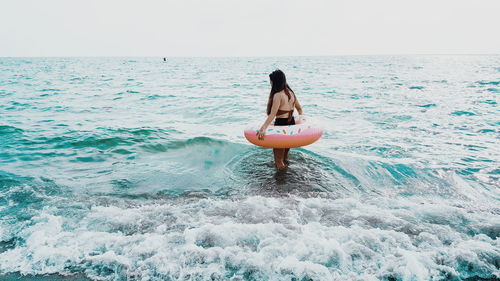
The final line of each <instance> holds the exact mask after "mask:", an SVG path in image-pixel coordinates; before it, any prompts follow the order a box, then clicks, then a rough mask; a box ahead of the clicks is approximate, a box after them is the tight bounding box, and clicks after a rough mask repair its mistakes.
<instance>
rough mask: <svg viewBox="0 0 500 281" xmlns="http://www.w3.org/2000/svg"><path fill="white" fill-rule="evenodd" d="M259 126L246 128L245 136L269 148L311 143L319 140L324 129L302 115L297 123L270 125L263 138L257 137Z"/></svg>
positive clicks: (250, 140) (291, 146)
mask: <svg viewBox="0 0 500 281" xmlns="http://www.w3.org/2000/svg"><path fill="white" fill-rule="evenodd" d="M257 131H258V127H254V128H248V129H245V138H246V139H247V140H248V141H249V142H251V143H253V144H255V145H258V146H262V147H268V148H293V147H300V146H305V145H309V144H311V143H314V142H315V141H317V140H319V138H321V136H322V135H323V130H322V129H320V128H317V127H315V126H313V125H312V124H310V123H309V122H307V119H306V118H304V117H302V116H301V117H300V118H299V119H298V120H297V121H296V122H295V125H287V126H274V124H271V125H269V127H268V128H267V130H266V136H265V137H264V139H263V140H259V139H258V138H257Z"/></svg>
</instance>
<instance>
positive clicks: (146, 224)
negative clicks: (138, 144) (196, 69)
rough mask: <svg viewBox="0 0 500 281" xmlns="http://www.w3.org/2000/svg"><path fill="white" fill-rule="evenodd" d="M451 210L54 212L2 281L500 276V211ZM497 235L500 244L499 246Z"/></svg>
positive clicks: (399, 205)
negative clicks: (30, 280) (66, 276)
mask: <svg viewBox="0 0 500 281" xmlns="http://www.w3.org/2000/svg"><path fill="white" fill-rule="evenodd" d="M455 204H456V203H455V202H454V201H452V200H446V199H424V198H419V197H414V198H411V199H408V200H404V199H403V200H402V199H389V198H384V199H382V198H372V199H367V200H366V199H364V200H359V199H354V198H350V199H347V198H346V199H328V198H300V197H294V196H287V197H283V198H266V197H261V196H251V197H247V198H242V199H236V200H219V199H202V200H196V201H191V202H189V201H185V200H179V201H172V202H163V203H159V202H158V203H156V204H145V205H141V206H135V207H134V206H129V207H118V206H107V205H102V206H93V207H92V208H91V209H90V210H88V211H86V210H82V212H84V213H85V214H84V216H83V217H81V218H79V219H78V220H74V219H72V218H69V217H63V216H61V215H57V214H55V212H56V209H54V208H45V209H44V210H41V211H40V212H39V214H38V215H37V216H36V217H33V218H32V219H31V223H30V224H28V225H25V226H24V227H23V229H22V230H21V232H20V233H19V235H20V236H21V237H22V239H23V242H22V243H19V244H18V245H17V246H16V247H15V248H12V249H8V250H6V251H4V252H3V253H0V270H1V272H4V273H5V272H20V273H22V274H50V273H64V272H66V273H71V272H79V271H81V270H83V271H84V272H85V274H86V275H87V276H88V277H90V278H96V279H97V278H99V279H104V280H117V279H122V278H132V279H149V280H165V279H173V280H207V279H208V280H210V279H211V278H215V279H217V280H230V279H244V280H257V279H258V280H277V279H279V280H293V279H299V280H302V279H312V280H336V279H339V280H340V279H342V280H359V279H370V280H371V279H373V280H375V279H393V280H431V279H449V278H452V279H453V278H454V279H466V278H473V277H480V278H495V277H498V276H499V272H498V269H497V268H496V265H495V263H496V257H498V256H499V255H500V251H499V248H498V244H497V241H496V240H495V239H494V238H491V237H489V236H487V235H484V234H477V232H478V231H481V227H482V228H492V227H498V225H496V226H495V224H493V222H494V220H492V219H493V218H494V217H495V215H494V210H493V209H489V208H488V207H483V208H482V209H478V208H475V207H471V206H467V207H465V206H460V205H455ZM497 234H498V232H496V233H493V235H497Z"/></svg>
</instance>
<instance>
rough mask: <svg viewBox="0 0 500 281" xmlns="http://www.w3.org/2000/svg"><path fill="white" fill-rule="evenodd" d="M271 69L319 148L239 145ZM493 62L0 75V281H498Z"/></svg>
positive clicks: (468, 58)
mask: <svg viewBox="0 0 500 281" xmlns="http://www.w3.org/2000/svg"><path fill="white" fill-rule="evenodd" d="M275 69H281V70H283V71H284V72H285V74H286V75H287V81H288V83H289V85H290V87H291V88H292V89H293V90H294V92H295V93H296V95H297V97H298V100H299V101H300V103H301V104H302V107H303V110H304V116H307V117H308V118H310V119H311V120H314V121H315V123H316V124H318V125H317V126H321V128H322V129H323V130H324V134H323V137H322V138H321V139H320V140H318V141H317V142H316V143H314V144H312V145H309V146H305V147H301V148H294V149H291V151H290V165H289V167H288V169H287V170H286V171H277V170H276V169H275V167H274V163H273V156H272V151H271V150H270V149H266V148H262V147H257V146H254V145H252V144H250V143H249V142H247V140H246V139H245V138H244V136H243V130H244V129H245V128H247V126H249V124H259V123H263V122H264V119H265V118H266V114H265V107H266V103H267V98H268V95H269V91H270V84H269V76H268V75H269V73H270V72H272V71H273V70H275ZM499 96H500V55H380V56H329V57H225V58H224V57H220V58H219V57H207V58H203V57H172V58H170V57H167V58H166V61H164V60H163V57H71V58H57V57H50V58H44V57H36V58H9V57H3V58H0V280H25V281H27V280H44V281H47V280H184V281H188V280H189V281H191V280H193V281H194V280H200V281H201V280H233V281H236V280H289V281H311V280H387V281H396V280H468V281H471V280H499V278H500V243H499V239H498V237H499V235H500V204H499V201H500V192H499V191H500V189H499V188H500V184H499V182H500V181H499V178H500V166H499V163H500V111H499V108H498V102H499Z"/></svg>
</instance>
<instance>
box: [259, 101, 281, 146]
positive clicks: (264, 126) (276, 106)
mask: <svg viewBox="0 0 500 281" xmlns="http://www.w3.org/2000/svg"><path fill="white" fill-rule="evenodd" d="M280 103H281V97H280V95H279V94H275V95H274V97H273V106H272V107H271V113H269V115H268V116H267V118H266V121H264V124H262V127H260V130H259V132H258V133H257V136H258V137H259V139H260V140H263V139H264V136H265V134H266V129H267V127H268V126H269V124H271V122H272V121H273V119H274V117H276V113H278V109H279V108H280Z"/></svg>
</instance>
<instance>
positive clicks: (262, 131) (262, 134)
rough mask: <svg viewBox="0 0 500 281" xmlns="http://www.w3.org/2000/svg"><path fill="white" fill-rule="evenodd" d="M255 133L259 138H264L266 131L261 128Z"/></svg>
mask: <svg viewBox="0 0 500 281" xmlns="http://www.w3.org/2000/svg"><path fill="white" fill-rule="evenodd" d="M256 135H257V138H258V139H259V140H264V137H265V136H266V131H265V130H262V129H261V130H259V131H258V132H257V134H256Z"/></svg>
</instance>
